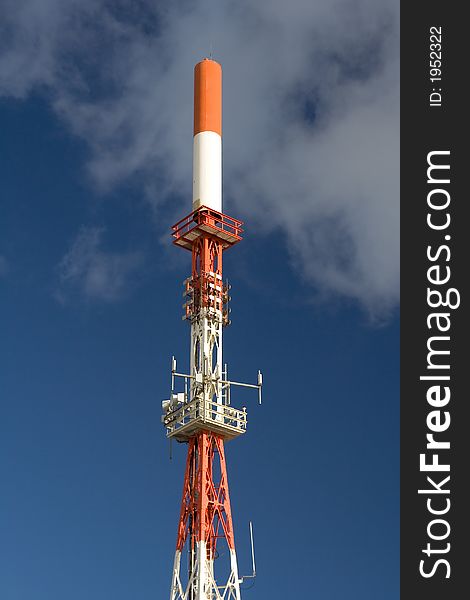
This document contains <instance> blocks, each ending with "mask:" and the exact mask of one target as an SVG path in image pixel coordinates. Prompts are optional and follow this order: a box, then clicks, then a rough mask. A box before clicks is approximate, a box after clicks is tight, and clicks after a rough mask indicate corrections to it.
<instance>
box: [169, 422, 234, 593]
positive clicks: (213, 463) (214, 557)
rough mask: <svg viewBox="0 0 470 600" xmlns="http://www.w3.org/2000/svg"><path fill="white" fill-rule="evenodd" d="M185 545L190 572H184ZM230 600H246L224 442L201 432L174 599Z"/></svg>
mask: <svg viewBox="0 0 470 600" xmlns="http://www.w3.org/2000/svg"><path fill="white" fill-rule="evenodd" d="M224 546H225V547H224ZM185 548H187V550H188V570H187V576H186V575H183V574H182V570H181V562H182V561H181V558H182V555H183V551H184V549H185ZM224 555H225V559H226V560H225V562H224V561H223V560H222V558H223V556H224ZM219 561H220V563H223V564H218V563H219ZM223 568H225V569H226V572H225V575H224V574H223V573H222V572H221V570H222V569H223ZM216 570H217V571H218V572H217V575H216V573H215V571H216ZM216 579H217V580H218V581H219V585H217V584H216ZM222 581H224V582H225V584H224V585H220V582H222ZM229 598H232V599H233V600H240V581H239V578H238V567H237V557H236V553H235V543H234V536H233V524H232V514H231V510H230V498H229V492H228V480H227V468H226V464H225V452H224V442H223V439H222V438H221V437H220V436H218V435H215V434H214V433H210V432H206V431H200V432H198V433H197V434H196V435H195V436H194V437H193V438H191V439H190V441H189V446H188V457H187V461H186V471H185V476H184V484H183V498H182V501H181V511H180V520H179V526H178V538H177V542H176V553H175V560H174V565H173V579H172V584H171V592H170V600H228V599H229Z"/></svg>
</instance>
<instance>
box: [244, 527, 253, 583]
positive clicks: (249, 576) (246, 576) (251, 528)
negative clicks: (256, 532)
mask: <svg viewBox="0 0 470 600" xmlns="http://www.w3.org/2000/svg"><path fill="white" fill-rule="evenodd" d="M250 544H251V567H252V569H253V571H252V574H251V575H244V576H243V577H241V578H240V583H243V581H244V580H245V579H254V578H255V577H256V564H255V542H254V540H253V523H252V522H251V521H250Z"/></svg>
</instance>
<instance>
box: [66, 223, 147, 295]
mask: <svg viewBox="0 0 470 600" xmlns="http://www.w3.org/2000/svg"><path fill="white" fill-rule="evenodd" d="M103 232H104V230H103V229H102V228H97V227H82V229H81V230H80V231H79V233H78V235H77V237H76V238H75V240H74V241H73V243H72V245H71V246H70V249H69V251H68V252H67V254H66V255H65V256H64V257H63V258H62V260H61V262H60V264H59V279H60V288H59V290H58V293H57V297H58V299H59V300H61V301H65V300H66V299H69V298H73V297H76V296H77V295H79V296H81V297H83V298H85V299H88V300H101V301H105V302H115V301H117V300H120V299H121V298H123V297H124V296H125V295H126V294H127V292H128V291H129V288H130V287H131V286H132V283H133V277H134V276H135V275H136V273H137V270H138V268H139V267H140V266H141V263H142V257H141V255H140V254H139V253H136V252H128V253H116V252H105V251H104V250H102V249H101V243H102V234H103Z"/></svg>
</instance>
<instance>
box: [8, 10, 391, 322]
mask: <svg viewBox="0 0 470 600" xmlns="http://www.w3.org/2000/svg"><path fill="white" fill-rule="evenodd" d="M7 4H8V10H7V11H6V12H7V14H8V15H9V20H7V21H6V24H5V25H4V29H5V30H6V32H3V35H2V39H3V40H4V41H3V42H0V43H2V45H3V53H2V56H3V58H1V59H0V94H1V93H3V94H10V95H14V96H17V97H24V96H26V95H27V94H28V93H29V92H30V91H31V90H33V89H45V90H47V92H48V94H49V97H50V99H51V102H52V104H53V106H54V108H55V110H56V111H57V114H58V115H60V117H61V118H62V119H63V120H64V121H65V122H66V123H67V124H68V125H69V127H70V128H71V130H72V131H73V132H74V133H75V134H77V135H79V136H80V137H82V138H84V139H85V140H87V142H88V143H89V147H90V150H91V154H90V161H89V164H88V167H89V172H90V174H91V176H92V178H93V180H94V181H95V183H96V184H97V185H99V186H100V187H101V189H103V190H106V189H108V188H110V187H112V186H114V185H116V184H118V183H119V182H120V181H122V180H124V179H127V178H129V177H131V178H134V179H135V180H136V181H138V182H140V183H141V185H142V189H143V190H145V191H146V193H147V194H148V197H149V199H150V201H151V202H152V204H153V206H154V207H156V208H157V210H158V206H159V205H160V203H162V202H165V201H166V200H167V199H168V198H169V197H170V194H173V196H172V197H174V194H175V193H177V194H179V195H180V197H181V198H182V201H181V206H180V207H175V214H177V213H179V212H181V214H183V213H184V212H185V211H186V210H187V208H188V207H189V201H188V198H190V194H191V171H190V170H191V149H192V145H191V132H192V129H191V120H192V114H191V111H192V68H193V65H194V63H195V62H196V61H197V60H199V59H200V58H201V57H203V56H204V55H207V54H208V51H209V48H210V46H211V45H212V46H213V48H214V56H215V58H216V59H218V60H220V61H221V62H222V65H223V68H224V188H225V189H224V192H225V201H226V202H225V206H226V208H227V211H228V212H230V213H233V214H234V215H236V216H240V217H241V218H243V219H244V220H246V221H248V224H249V226H250V230H251V231H254V230H259V231H278V232H279V233H280V234H281V235H282V236H284V237H285V239H286V240H287V244H288V248H289V251H290V254H291V258H292V263H293V264H294V265H295V266H296V268H298V271H299V273H300V274H301V275H302V276H303V277H304V278H305V280H306V281H307V282H309V283H310V284H312V287H313V289H314V290H316V291H317V292H318V293H320V295H327V296H328V295H330V294H333V295H340V296H345V297H347V298H350V299H353V300H355V301H357V302H359V303H360V304H361V305H362V306H363V307H365V308H366V310H368V311H370V312H371V313H373V314H375V315H383V314H386V313H387V312H388V311H389V310H390V309H392V308H393V307H395V306H396V305H397V303H398V295H399V290H398V285H399V274H398V265H399V229H398V228H399V223H398V220H399V203H398V180H399V155H398V143H399V138H398V136H399V133H398V131H399V115H398V110H399V109H398V107H399V102H398V91H399V77H398V1H397V0H316V1H312V0H291V1H290V2H288V3H286V2H281V1H280V0H270V1H269V2H262V1H260V2H256V3H255V2H248V0H238V1H221V0H219V1H217V2H216V1H209V0H199V1H198V2H193V3H188V2H186V1H184V0H181V1H180V2H173V3H165V4H164V5H162V7H163V8H160V9H159V8H158V7H157V8H155V5H154V4H153V3H150V2H149V3H147V2H144V1H140V2H138V1H136V2H131V1H130V0H129V1H126V0H121V1H119V2H114V3H110V2H106V1H104V0H101V1H94V2H92V1H91V0H82V1H81V2H78V1H76V0H69V1H68V2H63V1H62V2H61V1H59V0H43V1H42V2H41V3H37V2H33V0H23V1H22V2H15V3H13V1H12V0H10V1H9V2H8V3H7ZM4 12H5V11H4ZM183 198H184V202H185V204H184V205H183Z"/></svg>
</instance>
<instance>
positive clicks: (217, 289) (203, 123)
mask: <svg viewBox="0 0 470 600" xmlns="http://www.w3.org/2000/svg"><path fill="white" fill-rule="evenodd" d="M172 229H173V238H174V239H173V243H174V244H176V245H177V246H181V247H182V248H186V249H187V250H190V251H191V254H192V272H191V276H190V277H189V278H188V279H186V281H185V282H184V286H185V296H186V298H187V299H186V302H185V304H184V305H183V307H184V311H185V314H184V316H183V318H184V319H187V320H188V321H189V322H190V323H191V345H190V360H189V363H190V369H189V373H188V374H184V373H179V372H178V371H177V367H176V360H175V359H174V358H173V359H172V367H171V395H170V399H169V400H165V401H164V402H163V403H162V408H163V416H162V421H163V424H164V426H165V427H166V431H167V437H169V438H170V439H172V438H174V439H176V440H178V441H179V442H186V443H187V444H188V456H187V461H186V470H185V475H184V485H183V497H182V501H181V511H180V518H179V524H178V536H177V541H176V552H175V559H174V565H173V575H172V582H171V591H170V600H228V599H229V598H234V599H235V600H240V583H241V581H242V579H240V577H239V575H238V567H237V557H236V552H235V541H234V534H233V524H232V514H231V508H230V498H229V492H228V479H227V468H226V463H225V452H224V442H225V441H227V440H230V439H233V438H235V437H237V436H239V435H240V434H242V433H244V432H245V431H246V409H245V408H243V409H241V410H239V409H237V408H234V407H232V406H231V393H230V390H231V387H232V386H234V385H237V386H244V387H251V388H255V389H257V390H258V394H259V400H260V402H261V386H262V376H261V373H260V372H258V383H257V384H256V385H253V384H244V383H238V382H234V381H229V379H228V376H227V365H225V366H224V365H223V363H222V329H223V327H225V326H227V325H229V324H230V320H229V309H228V306H227V305H228V301H229V289H230V286H229V285H228V284H227V283H225V284H224V283H223V279H222V256H223V252H224V251H225V250H227V249H228V248H230V247H231V246H233V245H234V244H236V243H237V242H239V241H240V240H241V234H242V222H241V221H239V220H237V219H234V218H232V217H229V216H227V215H225V214H223V213H222V68H221V66H220V64H219V63H217V62H215V61H214V60H212V59H207V58H205V59H204V60H202V61H201V62H199V63H198V64H197V65H196V67H195V69H194V140H193V204H192V212H191V214H189V215H188V216H187V217H185V218H184V219H182V220H181V221H179V222H178V223H177V224H176V225H174V226H173V228H172ZM177 382H179V383H180V386H177ZM177 387H179V388H181V390H182V391H177ZM224 545H225V549H224V548H223V546H224ZM185 549H187V567H186V566H183V565H182V562H183V561H184V558H185V556H184V555H183V551H184V550H185ZM224 553H225V557H226V559H227V560H225V561H224V560H222V557H223V555H224ZM253 571H254V560H253ZM253 575H254V572H253Z"/></svg>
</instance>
